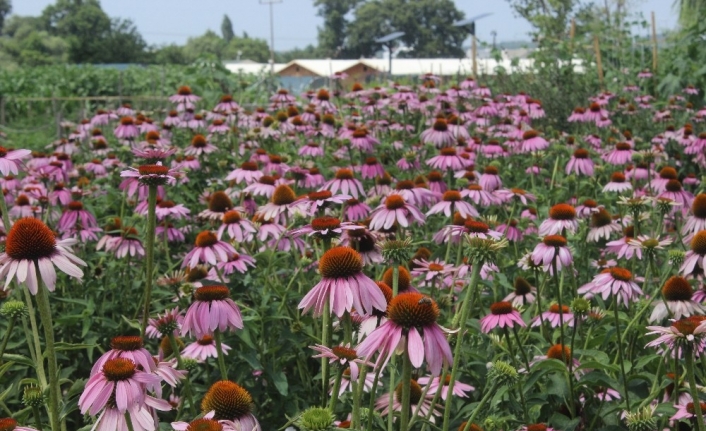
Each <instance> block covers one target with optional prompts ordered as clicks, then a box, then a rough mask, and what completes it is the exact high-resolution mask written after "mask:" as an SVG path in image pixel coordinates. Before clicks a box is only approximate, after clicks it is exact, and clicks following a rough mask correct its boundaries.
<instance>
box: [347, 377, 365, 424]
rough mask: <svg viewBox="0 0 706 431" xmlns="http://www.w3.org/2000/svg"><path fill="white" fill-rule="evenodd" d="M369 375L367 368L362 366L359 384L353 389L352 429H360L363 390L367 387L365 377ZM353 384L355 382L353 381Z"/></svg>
mask: <svg viewBox="0 0 706 431" xmlns="http://www.w3.org/2000/svg"><path fill="white" fill-rule="evenodd" d="M367 373H368V370H367V367H366V366H365V365H361V366H360V369H359V370H358V382H357V384H356V385H355V386H354V387H353V412H352V413H351V419H352V421H351V428H352V429H355V430H359V429H360V404H361V402H362V401H363V388H364V387H365V375H366V374H367ZM351 383H353V381H352V380H351Z"/></svg>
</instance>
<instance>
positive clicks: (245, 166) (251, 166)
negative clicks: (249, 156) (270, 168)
mask: <svg viewBox="0 0 706 431" xmlns="http://www.w3.org/2000/svg"><path fill="white" fill-rule="evenodd" d="M240 169H242V170H244V171H257V163H255V162H243V163H242V164H241V165H240Z"/></svg>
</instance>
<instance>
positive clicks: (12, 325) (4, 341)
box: [0, 317, 17, 365]
mask: <svg viewBox="0 0 706 431" xmlns="http://www.w3.org/2000/svg"><path fill="white" fill-rule="evenodd" d="M16 320H17V319H16V318H15V317H10V322H9V323H8V324H7V331H6V332H5V336H3V337H2V346H0V365H2V356H3V355H4V354H5V348H7V342H8V341H10V335H11V334H12V330H13V329H15V321H16Z"/></svg>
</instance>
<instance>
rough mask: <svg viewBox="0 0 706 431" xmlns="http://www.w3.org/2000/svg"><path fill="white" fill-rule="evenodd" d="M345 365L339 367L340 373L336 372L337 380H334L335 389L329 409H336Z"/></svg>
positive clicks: (332, 410)
mask: <svg viewBox="0 0 706 431" xmlns="http://www.w3.org/2000/svg"><path fill="white" fill-rule="evenodd" d="M343 371H344V370H343V367H340V366H339V367H338V373H336V380H334V382H333V391H332V392H331V399H330V400H329V404H328V409H329V410H331V412H334V411H335V409H336V403H337V402H338V391H340V389H341V379H342V378H343Z"/></svg>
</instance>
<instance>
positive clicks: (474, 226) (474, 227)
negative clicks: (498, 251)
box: [463, 220, 490, 233]
mask: <svg viewBox="0 0 706 431" xmlns="http://www.w3.org/2000/svg"><path fill="white" fill-rule="evenodd" d="M463 225H464V226H465V228H466V229H468V232H469V233H488V231H489V230H490V227H489V226H488V225H487V224H485V223H483V222H480V221H476V220H466V221H465V222H464V223H463Z"/></svg>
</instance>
